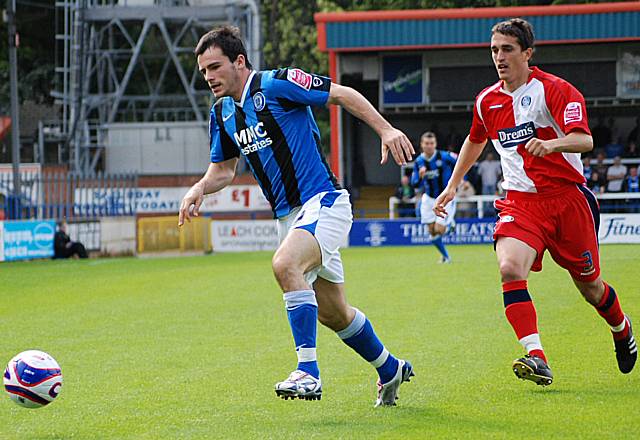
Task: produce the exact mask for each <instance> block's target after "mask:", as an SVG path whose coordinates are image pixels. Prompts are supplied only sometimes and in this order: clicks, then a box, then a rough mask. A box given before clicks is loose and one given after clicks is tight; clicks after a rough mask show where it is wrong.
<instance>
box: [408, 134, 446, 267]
mask: <svg viewBox="0 0 640 440" xmlns="http://www.w3.org/2000/svg"><path fill="white" fill-rule="evenodd" d="M437 146H438V140H437V138H436V135H435V133H433V132H431V131H427V132H425V133H423V135H422V136H421V137H420V148H422V153H421V154H420V155H419V156H418V157H417V158H416V160H415V161H414V163H413V173H412V174H411V184H412V185H413V186H415V187H419V188H420V189H421V190H422V198H421V200H420V221H421V222H422V223H423V224H427V225H429V234H430V235H431V243H433V245H434V246H435V247H436V248H437V249H438V251H439V252H440V254H441V255H442V257H441V258H440V262H441V263H450V262H451V257H450V256H449V252H447V248H446V247H445V245H444V243H443V241H442V236H443V235H445V234H446V233H447V230H448V229H449V228H450V227H451V226H452V225H453V221H454V217H455V215H456V201H455V200H452V201H450V202H449V204H448V205H447V207H446V209H447V213H448V215H447V217H446V218H441V217H436V215H435V213H434V212H433V207H434V203H435V200H436V198H437V197H438V196H439V195H440V193H441V192H442V191H443V190H444V188H445V187H446V186H447V183H449V179H450V178H451V173H452V172H453V168H454V167H455V166H456V159H455V158H454V157H453V156H451V155H450V154H449V153H447V152H446V151H441V150H438V149H437V148H436V147H437Z"/></svg>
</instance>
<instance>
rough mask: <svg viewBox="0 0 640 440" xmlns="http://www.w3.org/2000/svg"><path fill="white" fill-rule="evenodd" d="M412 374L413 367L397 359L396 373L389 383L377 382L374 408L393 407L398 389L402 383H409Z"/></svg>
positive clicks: (407, 362)
mask: <svg viewBox="0 0 640 440" xmlns="http://www.w3.org/2000/svg"><path fill="white" fill-rule="evenodd" d="M413 376H415V374H413V367H412V366H411V364H410V363H409V361H403V360H402V359H398V371H396V375H395V376H394V377H393V379H391V380H390V381H389V382H387V383H385V384H383V383H381V382H380V380H378V398H377V399H376V404H375V405H374V406H375V408H377V407H379V406H395V404H396V399H397V398H398V389H399V388H400V384H402V382H409V381H410V380H411V377H413Z"/></svg>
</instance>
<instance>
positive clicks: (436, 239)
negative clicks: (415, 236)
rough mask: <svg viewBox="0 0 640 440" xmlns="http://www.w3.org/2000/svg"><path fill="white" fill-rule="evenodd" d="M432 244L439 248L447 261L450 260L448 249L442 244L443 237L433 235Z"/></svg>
mask: <svg viewBox="0 0 640 440" xmlns="http://www.w3.org/2000/svg"><path fill="white" fill-rule="evenodd" d="M431 243H433V245H434V246H435V247H437V248H438V250H439V251H440V253H441V254H442V256H443V257H444V258H445V259H446V260H448V259H449V252H447V248H446V247H444V243H443V242H442V235H432V236H431Z"/></svg>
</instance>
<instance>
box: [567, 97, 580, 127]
mask: <svg viewBox="0 0 640 440" xmlns="http://www.w3.org/2000/svg"><path fill="white" fill-rule="evenodd" d="M580 121H582V104H580V103H579V102H570V103H569V104H567V106H566V107H565V108H564V125H567V124H571V123H572V122H580Z"/></svg>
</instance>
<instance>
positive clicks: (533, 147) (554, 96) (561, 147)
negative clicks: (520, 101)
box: [525, 81, 593, 157]
mask: <svg viewBox="0 0 640 440" xmlns="http://www.w3.org/2000/svg"><path fill="white" fill-rule="evenodd" d="M545 98H546V99H547V102H548V104H549V110H550V112H551V116H552V117H553V119H554V120H555V122H556V124H557V125H558V127H559V128H560V130H562V132H563V133H565V136H564V137H561V138H558V139H547V140H542V139H538V138H532V139H530V140H529V142H527V144H526V145H525V149H526V150H527V151H528V152H529V153H530V154H532V155H534V156H538V157H544V156H546V155H547V154H551V153H585V152H587V151H591V150H593V138H592V137H591V131H590V130H589V124H588V122H587V110H586V104H585V101H584V97H583V96H582V94H581V93H580V92H579V91H578V89H576V88H575V87H574V86H573V85H571V84H569V83H568V82H566V81H555V82H552V83H549V84H546V85H545Z"/></svg>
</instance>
